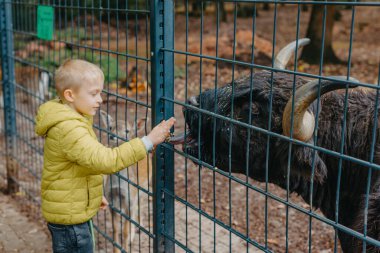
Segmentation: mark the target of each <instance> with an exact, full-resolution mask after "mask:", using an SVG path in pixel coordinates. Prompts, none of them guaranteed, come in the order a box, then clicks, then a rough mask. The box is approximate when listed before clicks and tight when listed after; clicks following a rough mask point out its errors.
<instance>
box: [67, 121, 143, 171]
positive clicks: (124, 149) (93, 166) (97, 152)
mask: <svg viewBox="0 0 380 253" xmlns="http://www.w3.org/2000/svg"><path fill="white" fill-rule="evenodd" d="M61 134H62V135H61V138H60V147H61V149H62V151H63V153H64V154H65V156H66V158H67V159H68V160H70V161H71V162H74V163H77V164H79V165H80V166H83V167H86V168H88V169H89V170H91V171H90V172H89V174H112V173H115V172H118V171H120V170H122V169H124V168H126V167H128V166H130V165H132V164H135V163H137V162H138V161H140V160H142V159H144V158H145V156H146V155H147V154H146V149H145V146H144V144H143V142H142V141H141V140H140V139H139V138H136V139H133V140H131V141H129V142H125V143H123V144H121V145H120V146H118V147H116V148H108V147H106V146H104V145H103V144H101V143H100V142H99V141H98V140H96V139H95V138H93V137H92V136H91V134H90V132H89V130H88V129H87V127H86V126H80V125H79V126H78V125H76V126H75V127H70V128H69V129H68V130H66V131H65V128H62V131H61Z"/></svg>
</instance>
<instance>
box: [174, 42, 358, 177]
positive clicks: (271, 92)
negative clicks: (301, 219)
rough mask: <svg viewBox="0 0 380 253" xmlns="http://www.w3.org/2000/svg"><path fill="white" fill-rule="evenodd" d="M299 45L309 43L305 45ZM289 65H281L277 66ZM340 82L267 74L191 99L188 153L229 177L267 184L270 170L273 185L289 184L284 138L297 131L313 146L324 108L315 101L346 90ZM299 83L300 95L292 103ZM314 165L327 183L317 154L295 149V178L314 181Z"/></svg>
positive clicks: (297, 136) (296, 135)
mask: <svg viewBox="0 0 380 253" xmlns="http://www.w3.org/2000/svg"><path fill="white" fill-rule="evenodd" d="M306 42H308V41H306ZM299 44H300V45H301V44H305V41H302V40H300V42H299ZM289 48H290V49H289ZM294 48H295V42H294V43H292V44H290V46H288V47H287V49H286V50H288V52H286V54H287V55H286V56H285V57H284V56H283V54H284V52H283V51H281V52H280V53H279V56H280V59H281V56H282V59H284V58H285V59H286V58H287V59H289V58H290V55H291V53H290V52H292V51H293V50H294ZM278 58H279V57H277V59H276V60H277V61H278ZM282 62H283V61H282ZM285 65H286V63H281V60H280V64H276V66H275V67H277V68H282V67H281V66H285ZM336 80H337V81H326V80H321V81H320V82H319V81H318V80H314V81H311V82H308V81H307V80H305V79H302V78H296V80H295V81H294V76H293V75H289V74H284V73H273V74H272V73H271V72H268V71H262V72H259V73H256V74H254V75H252V77H251V76H248V77H244V78H242V79H239V80H235V82H234V83H233V84H228V85H226V86H224V87H222V88H219V89H215V90H208V91H205V92H203V93H202V94H201V95H200V96H196V97H195V96H194V97H191V98H190V99H189V100H188V101H187V103H188V104H189V105H190V106H188V107H186V109H185V110H184V116H185V121H186V125H187V127H188V130H187V133H186V138H185V143H184V150H185V152H186V153H188V154H190V155H191V156H193V157H195V158H197V159H200V160H202V161H204V162H206V163H208V164H210V165H211V166H216V167H217V168H218V169H221V170H223V171H226V172H229V171H231V172H238V173H244V174H246V173H247V174H248V175H249V176H250V177H251V178H254V179H256V180H260V181H264V180H265V179H266V168H268V176H269V180H270V181H272V182H275V181H276V182H277V183H280V182H279V181H284V182H285V180H282V179H283V178H284V177H285V176H286V173H287V168H288V153H289V146H290V145H289V141H288V140H287V139H286V138H283V137H281V136H288V137H289V136H290V133H291V132H292V137H293V138H294V139H297V140H299V141H302V142H305V143H308V144H310V145H312V144H313V138H312V136H313V132H314V127H315V123H314V122H315V115H317V114H318V112H317V110H318V107H319V110H318V111H320V110H321V109H322V110H323V109H324V108H320V106H321V105H319V106H317V102H316V101H317V100H316V98H317V97H318V93H319V92H320V94H321V95H323V94H325V93H327V92H329V91H332V90H335V89H341V88H345V87H346V84H345V82H344V81H343V79H340V78H339V79H338V78H337V79H336ZM294 84H295V86H294V87H296V91H295V95H294V99H292V94H293V92H292V91H293V85H294ZM351 86H352V85H351ZM351 86H350V87H351ZM293 102H294V103H293ZM292 104H294V106H292ZM198 109H199V110H198ZM325 109H328V108H325ZM292 111H294V113H293V115H294V116H293V131H291V126H292V124H291V114H292ZM230 119H232V121H233V122H231V120H230ZM181 138H182V137H178V139H181ZM178 139H177V140H175V141H174V142H176V141H178ZM314 153H315V156H314ZM313 156H314V159H313ZM313 160H314V163H315V167H314V168H315V173H314V175H315V180H318V181H322V180H323V178H324V177H325V175H326V166H325V164H324V162H323V160H322V159H321V158H320V157H319V156H318V152H314V151H313V149H312V148H309V147H307V146H304V145H299V144H297V143H296V144H294V145H292V149H291V163H290V168H291V173H297V175H298V176H306V177H307V178H308V179H310V172H311V171H312V165H313Z"/></svg>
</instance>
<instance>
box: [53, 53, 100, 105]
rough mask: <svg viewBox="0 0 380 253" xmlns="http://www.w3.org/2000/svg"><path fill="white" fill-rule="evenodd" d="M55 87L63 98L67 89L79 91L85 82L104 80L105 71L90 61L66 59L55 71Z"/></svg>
mask: <svg viewBox="0 0 380 253" xmlns="http://www.w3.org/2000/svg"><path fill="white" fill-rule="evenodd" d="M54 80H55V88H56V89H57V94H58V95H59V97H60V98H61V99H63V93H64V91H65V90H67V89H73V90H75V91H77V90H78V89H79V88H80V87H81V86H83V85H84V84H88V83H92V82H95V81H98V80H102V82H103V81H104V74H103V71H102V70H101V69H100V68H99V67H98V66H96V65H95V64H92V63H90V62H88V61H84V60H79V59H68V60H65V61H64V62H63V63H62V65H61V66H59V68H58V69H57V70H56V71H55V78H54Z"/></svg>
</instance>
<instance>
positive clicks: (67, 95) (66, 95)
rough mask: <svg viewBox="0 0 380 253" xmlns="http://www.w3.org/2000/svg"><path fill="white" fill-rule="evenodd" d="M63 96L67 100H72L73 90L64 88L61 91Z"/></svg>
mask: <svg viewBox="0 0 380 253" xmlns="http://www.w3.org/2000/svg"><path fill="white" fill-rule="evenodd" d="M63 98H64V99H65V100H66V101H67V102H70V103H72V102H74V92H73V90H71V89H66V90H65V91H64V92H63Z"/></svg>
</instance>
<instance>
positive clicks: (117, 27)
mask: <svg viewBox="0 0 380 253" xmlns="http://www.w3.org/2000/svg"><path fill="white" fill-rule="evenodd" d="M41 5H43V6H49V7H52V8H53V9H54V33H53V37H52V39H50V40H43V39H40V38H39V37H38V36H37V18H38V17H37V10H38V8H39V6H41ZM379 10H380V4H379V3H377V2H368V1H360V2H357V1H344V2H343V1H341V2H336V1H187V0H185V1H163V0H156V1H148V0H125V1H113V0H103V1H98V0H64V1H59V0H49V1H48V0H25V1H16V0H2V1H0V25H1V27H0V28H1V49H2V51H1V52H2V57H1V66H2V83H1V84H2V97H3V98H2V99H1V101H3V102H4V104H1V109H2V110H0V113H3V114H4V119H5V121H2V124H1V129H2V133H4V136H3V135H2V136H1V145H4V147H3V148H2V150H3V152H2V157H4V159H3V161H4V163H3V164H1V165H0V166H1V167H0V168H1V170H0V177H1V178H2V179H5V180H4V182H6V183H7V187H8V191H9V192H10V193H16V195H17V196H18V197H21V198H22V199H23V200H25V201H24V203H23V204H24V205H26V206H27V207H28V208H29V209H30V211H31V213H33V214H34V215H35V216H36V217H40V211H39V208H40V196H39V191H40V186H39V184H40V177H41V169H42V162H43V140H42V138H39V137H37V136H36V135H35V134H34V115H35V113H36V110H37V108H38V106H39V105H40V104H41V103H43V102H44V101H46V100H49V99H51V98H53V97H55V95H56V94H55V90H54V80H53V78H54V71H55V69H56V68H57V67H58V66H59V65H60V64H61V63H62V62H63V61H64V60H65V59H68V58H81V59H86V60H88V61H90V62H93V63H95V64H97V65H98V66H100V67H101V68H102V70H103V72H104V73H105V86H104V90H103V100H104V103H103V105H102V106H101V109H102V112H99V114H97V115H96V116H95V120H94V122H95V125H94V127H95V129H96V130H97V134H98V137H99V140H100V141H101V142H102V143H104V144H105V145H108V146H115V145H118V144H120V143H121V142H123V141H127V140H128V139H130V138H133V137H134V136H140V137H141V136H143V135H145V134H147V133H148V132H149V131H150V129H151V126H152V125H153V126H154V125H156V124H157V123H158V122H160V121H161V120H162V119H166V118H168V117H170V116H172V115H174V116H175V117H176V118H177V124H176V127H175V131H174V133H175V134H178V133H179V132H185V133H186V134H187V136H188V137H187V143H185V144H184V145H183V146H180V145H174V146H173V145H171V144H168V143H165V144H163V145H160V146H159V147H158V148H157V149H156V150H155V153H154V155H155V158H154V159H153V157H152V156H149V157H148V159H147V160H144V161H142V162H140V163H139V164H138V165H136V166H132V167H130V168H127V169H125V170H124V171H122V172H121V173H119V174H117V175H114V176H113V177H108V178H105V192H106V196H107V198H108V200H109V202H110V209H109V210H107V211H106V212H103V211H101V212H99V214H98V215H97V216H96V217H95V218H94V223H95V227H96V233H97V234H96V239H97V240H96V241H97V250H98V251H99V252H111V251H114V250H115V251H116V250H120V251H123V252H137V251H139V252H262V251H263V252H333V251H334V252H341V251H342V249H341V245H342V246H343V247H346V248H344V252H359V251H363V252H366V251H369V250H373V251H372V252H377V251H379V247H380V241H379V240H380V238H379V237H378V234H376V233H378V230H376V229H378V227H379V226H378V224H379V222H380V221H379V219H378V215H377V213H378V210H380V203H379V202H378V200H377V199H378V196H379V191H378V190H377V189H379V187H378V185H379V183H380V181H379V179H378V177H379V173H378V170H379V168H380V167H379V161H380V157H379V155H378V154H379V147H378V145H379V144H378V143H379V142H378V140H379V137H378V136H379V130H378V116H377V112H378V109H375V108H378V90H379V88H378V86H379V75H380V65H379V62H380V55H379V43H378V41H377V40H378V38H377V36H376V35H377V34H378V32H380V26H379V24H378V22H374V20H376V18H378V13H379ZM303 37H309V38H310V39H311V43H310V45H309V46H306V47H304V49H302V51H301V49H299V50H296V52H295V55H296V56H291V57H290V63H289V64H288V66H287V68H286V69H280V68H279V67H278V66H279V65H277V64H276V62H275V56H276V55H277V54H278V52H279V51H280V49H281V48H283V47H284V46H285V45H287V44H288V43H290V42H292V41H295V40H296V38H303ZM301 52H302V55H301ZM299 56H300V59H298V58H299ZM282 74H284V75H287V77H286V78H285V77H284V76H282V77H281V75H282ZM337 75H340V76H345V77H347V78H346V80H347V79H348V77H349V76H353V77H355V78H357V79H358V80H360V83H359V84H358V85H359V86H362V87H361V89H363V90H364V91H365V92H364V93H363V94H365V95H361V97H360V99H359V98H358V97H355V94H356V93H355V92H354V91H353V90H351V89H347V88H346V89H345V90H343V91H341V92H334V93H333V94H334V95H333V96H336V97H339V96H341V97H340V98H342V99H341V100H339V101H338V99H337V100H336V102H335V103H332V104H328V105H327V104H326V101H327V100H328V99H327V98H329V97H331V96H330V95H329V94H330V93H328V94H326V95H325V96H323V97H321V95H318V96H317V100H316V101H318V103H316V104H314V105H315V107H318V109H315V108H314V107H313V108H314V109H313V110H317V111H314V112H317V113H316V115H320V117H319V118H318V117H316V118H315V119H316V125H317V127H316V129H318V130H317V131H315V133H314V135H313V137H312V138H311V139H310V140H306V141H299V140H297V138H296V137H294V138H293V130H291V131H290V134H289V136H288V137H286V135H285V134H283V132H282V125H281V118H282V111H283V110H284V106H285V103H284V101H285V100H284V99H285V98H286V100H287V99H289V98H290V97H291V96H292V95H293V96H295V90H296V89H295V88H296V87H298V85H299V82H301V83H302V82H303V81H297V82H296V81H294V80H295V79H296V78H300V79H302V78H303V79H304V80H332V78H331V77H329V76H337ZM280 77H281V78H280ZM260 78H262V79H263V80H261V81H260ZM279 79H281V80H282V79H283V80H285V81H284V83H285V84H286V85H285V84H282V86H281V84H280V83H279V81H278V80H279ZM346 83H348V84H349V83H351V84H353V82H352V81H348V82H346ZM227 84H231V86H230V88H227V89H222V87H224V86H225V85H227ZM241 85H246V86H245V87H246V89H245V91H246V93H244V94H245V95H244V94H243V95H242V93H240V92H241V90H239V87H241ZM284 85H285V86H284ZM347 87H348V86H347ZM217 89H219V91H224V92H225V93H223V94H220V95H218V90H217ZM359 89H360V88H359ZM359 89H358V90H359ZM282 90H284V94H283V95H281V94H282V93H281V92H282ZM207 91H208V93H207V99H199V98H197V96H198V95H200V94H205V92H207ZM247 94H248V95H247ZM360 94H362V93H360ZM371 94H372V95H371ZM240 95H241V96H242V97H238V96H240ZM193 96H194V97H193ZM204 96H206V95H204ZM352 101H354V102H353V103H352ZM293 104H294V103H293ZM317 104H318V106H317ZM336 104H338V105H339V106H336ZM353 104H356V106H357V107H355V105H353ZM3 105H4V106H3ZM292 108H293V109H294V105H293V106H292ZM337 108H340V109H337ZM293 109H292V111H291V112H293ZM334 110H335V111H334ZM318 112H319V113H318ZM327 112H332V113H330V114H328V113H327ZM359 112H360V113H359ZM291 114H293V113H291ZM326 114H328V115H329V116H330V118H328V117H327V116H324V115H326ZM355 115H364V116H361V117H359V118H355V117H356V116H355ZM1 116H3V115H1ZM185 118H186V122H185ZM345 119H346V120H345ZM357 121H359V122H364V123H363V125H362V126H358V124H357ZM291 122H293V116H292V117H291ZM291 125H293V123H291ZM290 129H293V126H292V127H290ZM360 135H362V137H358V136H360ZM4 137H5V138H4ZM190 138H191V139H193V140H192V141H191V142H190V140H189V139H190ZM326 140H328V141H326ZM326 143H328V144H326ZM355 145H356V146H355ZM280 148H281V149H280ZM303 156H304V157H307V158H304V159H307V161H306V162H300V159H301V158H300V157H303ZM319 158H320V159H321V160H322V161H323V162H324V163H325V164H326V167H327V171H328V172H327V176H326V177H325V178H324V183H323V182H322V181H319V179H318V173H319V172H320V171H319V168H320V167H318V166H319V165H320V164H321V163H318V161H319V160H318V159H319ZM5 161H6V163H5ZM153 168H154V169H153ZM299 171H304V174H302V173H299ZM352 171H355V172H352ZM326 182H327V183H326ZM2 184H3V183H2ZM291 193H295V194H291ZM351 194H352V195H351ZM342 203H343V204H342ZM321 210H322V211H321ZM133 232H135V235H134V236H131V234H133ZM338 235H339V237H338ZM347 245H348V246H347Z"/></svg>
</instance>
